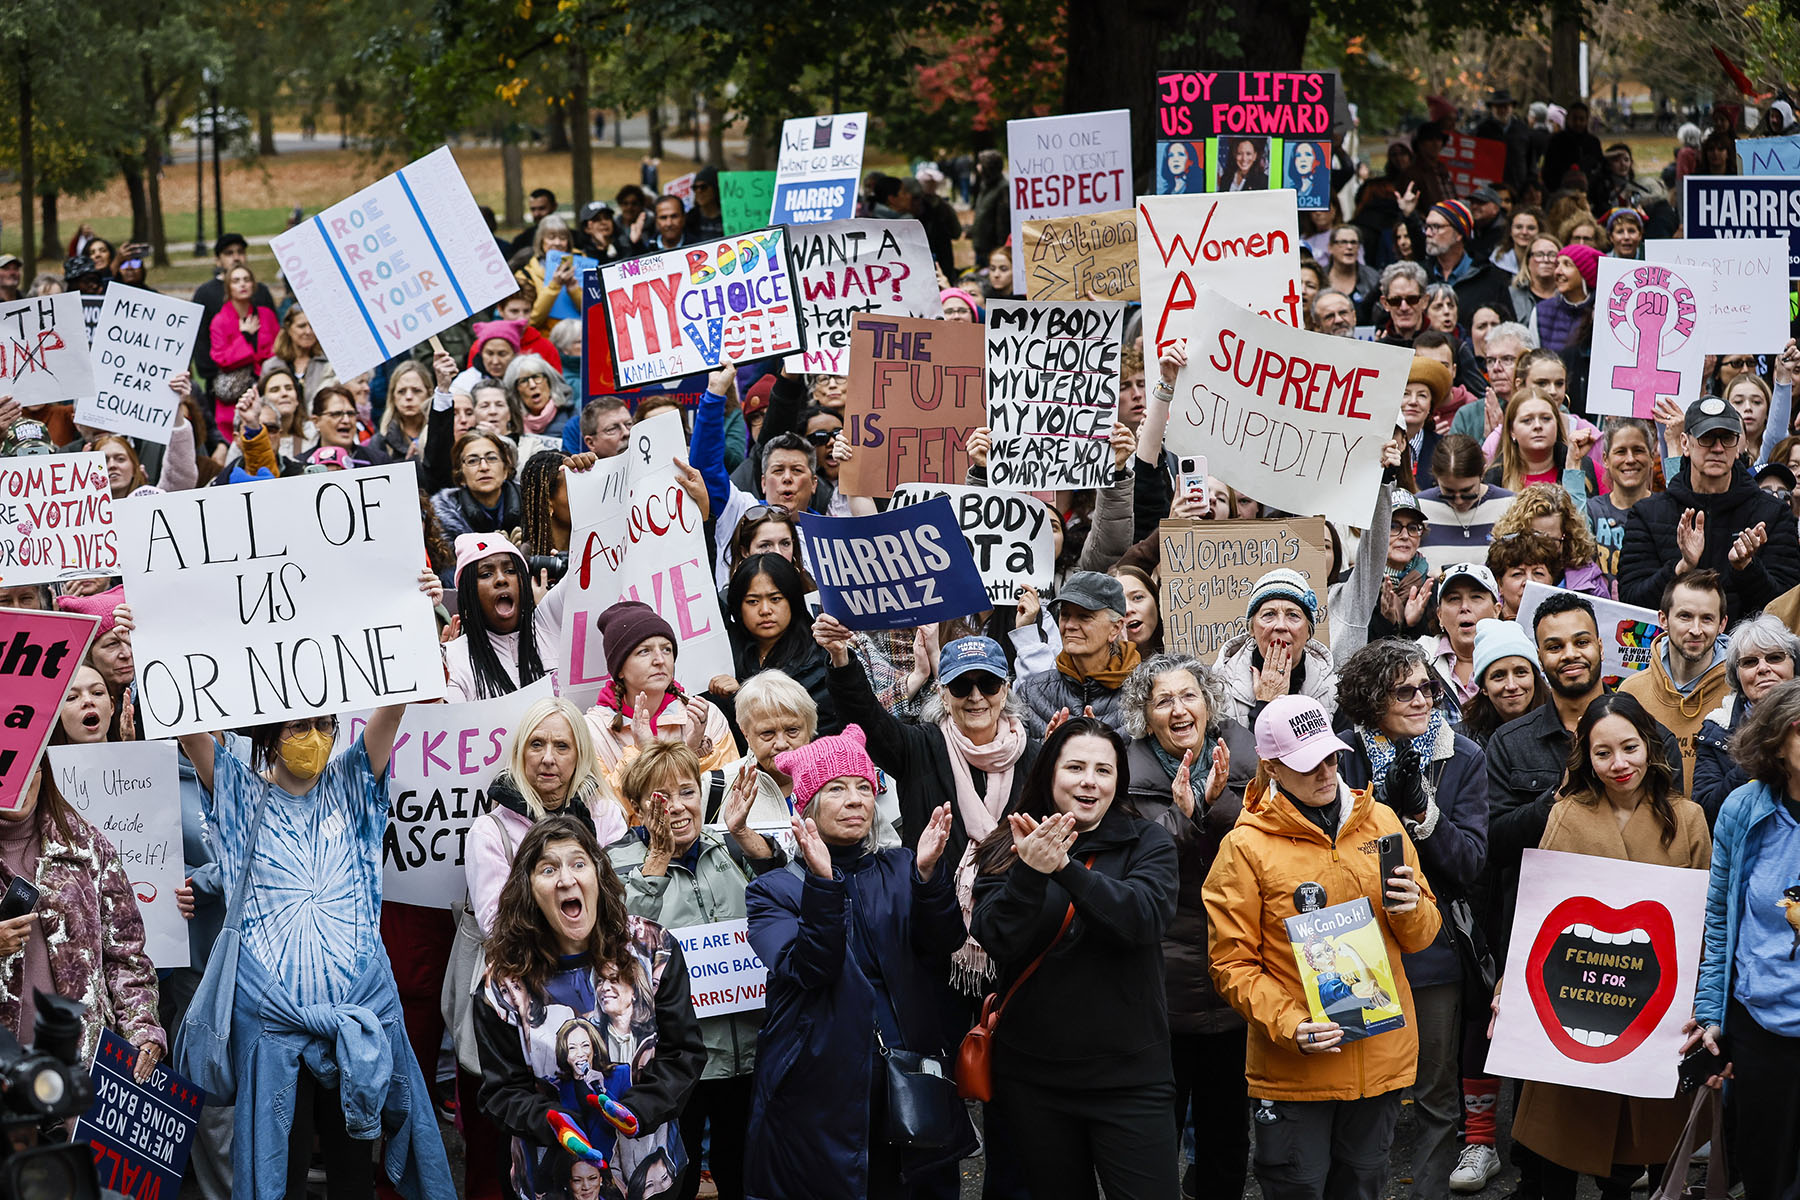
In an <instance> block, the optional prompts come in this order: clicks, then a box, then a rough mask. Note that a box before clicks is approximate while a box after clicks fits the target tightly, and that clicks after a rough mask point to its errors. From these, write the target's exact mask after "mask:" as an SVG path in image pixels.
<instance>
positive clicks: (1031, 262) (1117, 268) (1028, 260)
mask: <svg viewBox="0 0 1800 1200" xmlns="http://www.w3.org/2000/svg"><path fill="white" fill-rule="evenodd" d="M1018 244H1019V245H1022V246H1023V247H1024V251H1023V257H1022V258H1021V259H1020V260H1019V262H1018V264H1017V270H1018V271H1020V272H1021V273H1022V274H1023V276H1024V279H1025V298H1026V299H1027V300H1086V299H1087V298H1088V297H1089V296H1095V297H1098V298H1099V299H1101V300H1136V299H1137V298H1138V248H1137V210H1136V209H1131V208H1121V209H1118V210H1117V211H1115V212H1096V213H1082V214H1079V215H1077V216H1073V217H1050V218H1047V219H1045V220H1042V221H1027V222H1025V226H1024V240H1023V241H1022V242H1020V243H1018Z"/></svg>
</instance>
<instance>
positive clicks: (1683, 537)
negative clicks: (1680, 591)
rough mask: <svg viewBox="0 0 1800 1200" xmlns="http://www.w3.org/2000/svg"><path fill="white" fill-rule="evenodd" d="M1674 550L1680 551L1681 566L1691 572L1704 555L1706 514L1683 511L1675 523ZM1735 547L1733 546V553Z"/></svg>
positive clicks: (1694, 509) (1692, 510)
mask: <svg viewBox="0 0 1800 1200" xmlns="http://www.w3.org/2000/svg"><path fill="white" fill-rule="evenodd" d="M1675 548H1676V549H1678V550H1680V551H1681V564H1682V566H1684V567H1686V568H1687V569H1688V570H1690V571H1692V570H1693V569H1694V568H1695V567H1698V566H1699V565H1700V556H1701V555H1702V554H1705V553H1706V514H1705V513H1703V512H1701V511H1700V510H1699V509H1696V508H1689V509H1683V510H1682V513H1681V519H1680V520H1679V521H1677V522H1675ZM1736 549H1737V547H1736V546H1735V545H1733V547H1732V550H1733V551H1734V552H1735V551H1736Z"/></svg>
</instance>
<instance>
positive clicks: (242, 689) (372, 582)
mask: <svg viewBox="0 0 1800 1200" xmlns="http://www.w3.org/2000/svg"><path fill="white" fill-rule="evenodd" d="M418 487H419V484H418V477H417V475H416V473H415V472H414V469H413V466H412V464H411V463H396V464H394V465H392V466H387V467H368V468H365V469H363V470H359V471H341V472H333V473H329V474H324V475H296V476H292V477H290V478H287V479H269V480H259V481H257V482H255V483H241V484H236V485H233V486H230V487H224V488H200V489H198V490H195V491H187V492H168V493H165V494H162V495H154V496H136V497H132V498H131V499H128V500H125V501H123V502H121V503H120V504H119V505H118V508H117V511H118V524H119V542H120V545H122V546H128V547H130V548H131V549H130V552H129V553H128V554H126V555H125V561H124V571H123V572H122V573H123V575H124V577H125V593H126V595H127V596H129V597H130V598H131V606H132V611H133V614H134V615H135V616H136V618H137V632H136V633H134V634H133V635H132V650H133V652H134V654H135V657H136V659H137V685H138V702H137V711H138V721H139V724H140V727H141V728H142V729H143V730H144V732H145V735H146V736H148V737H152V738H157V737H172V736H175V735H177V734H183V733H193V732H196V731H204V730H211V729H227V728H233V727H237V726H243V725H266V724H271V723H273V722H277V721H285V720H287V719H288V718H290V717H307V716H315V715H325V714H330V713H340V712H348V711H351V710H353V709H359V708H375V707H379V706H381V705H383V704H394V703H402V702H406V701H412V700H436V699H437V698H438V697H440V696H442V695H443V694H444V661H443V657H442V655H441V654H440V653H439V651H438V634H437V620H436V618H435V617H433V615H432V607H431V601H430V600H428V599H427V598H426V597H425V596H424V595H423V594H421V593H420V591H419V568H420V567H422V566H423V565H424V564H425V561H426V559H425V541H424V535H423V533H422V532H421V530H420V526H419V504H418Z"/></svg>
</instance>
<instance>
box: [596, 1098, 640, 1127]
mask: <svg viewBox="0 0 1800 1200" xmlns="http://www.w3.org/2000/svg"><path fill="white" fill-rule="evenodd" d="M587 1103H588V1107H589V1108H597V1109H599V1110H600V1114H601V1115H602V1116H604V1117H605V1118H606V1120H607V1123H608V1124H610V1125H611V1126H612V1127H613V1128H614V1129H616V1130H618V1131H619V1132H620V1133H622V1134H624V1135H625V1136H626V1137H636V1136H637V1131H638V1119H637V1117H636V1116H635V1115H634V1114H633V1113H632V1111H631V1110H630V1109H629V1108H626V1107H625V1106H624V1105H623V1104H620V1103H619V1102H618V1101H617V1100H614V1099H613V1098H612V1097H611V1096H609V1095H607V1094H606V1093H605V1092H589V1093H588V1094H587Z"/></svg>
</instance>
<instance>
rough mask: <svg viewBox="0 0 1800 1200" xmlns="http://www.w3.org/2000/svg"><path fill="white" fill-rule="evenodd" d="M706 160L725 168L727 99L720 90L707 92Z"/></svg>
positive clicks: (710, 163) (720, 168)
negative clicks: (721, 94)
mask: <svg viewBox="0 0 1800 1200" xmlns="http://www.w3.org/2000/svg"><path fill="white" fill-rule="evenodd" d="M705 99H706V161H707V164H708V165H709V166H714V167H717V168H719V170H721V171H723V170H724V169H725V124H726V122H725V100H724V98H723V97H722V96H720V95H719V93H718V92H716V91H714V92H708V93H707V94H706V97H705Z"/></svg>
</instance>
